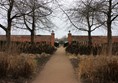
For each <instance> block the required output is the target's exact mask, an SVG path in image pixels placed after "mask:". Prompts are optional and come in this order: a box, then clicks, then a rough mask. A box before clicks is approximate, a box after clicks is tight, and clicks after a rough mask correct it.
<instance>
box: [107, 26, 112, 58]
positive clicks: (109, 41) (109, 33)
mask: <svg viewBox="0 0 118 83" xmlns="http://www.w3.org/2000/svg"><path fill="white" fill-rule="evenodd" d="M107 25H108V31H107V51H106V52H107V55H108V56H109V55H112V30H111V24H107Z"/></svg>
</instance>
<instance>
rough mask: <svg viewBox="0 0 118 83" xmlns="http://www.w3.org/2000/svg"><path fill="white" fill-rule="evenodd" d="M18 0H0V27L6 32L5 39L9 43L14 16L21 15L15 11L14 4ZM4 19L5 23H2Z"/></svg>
mask: <svg viewBox="0 0 118 83" xmlns="http://www.w3.org/2000/svg"><path fill="white" fill-rule="evenodd" d="M16 2H19V0H18V1H17V0H0V10H1V11H2V12H1V13H0V17H1V18H2V19H3V20H2V21H1V23H0V27H1V28H2V29H3V30H4V31H5V32H6V41H7V42H8V44H10V41H11V38H10V35H11V29H12V26H13V25H14V23H13V22H14V21H15V19H16V18H18V17H21V16H22V15H21V14H20V13H19V12H17V10H16V8H15V5H17V3H16ZM3 21H5V23H3Z"/></svg>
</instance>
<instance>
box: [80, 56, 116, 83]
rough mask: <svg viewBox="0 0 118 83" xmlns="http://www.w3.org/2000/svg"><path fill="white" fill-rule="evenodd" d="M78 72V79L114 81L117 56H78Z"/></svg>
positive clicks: (96, 81)
mask: <svg viewBox="0 0 118 83" xmlns="http://www.w3.org/2000/svg"><path fill="white" fill-rule="evenodd" d="M78 72H79V73H78V76H79V78H80V79H82V80H87V79H88V80H89V82H87V83H113V82H114V83H116V82H118V56H96V57H94V56H80V57H79V68H78ZM88 80H87V81H88ZM83 83H86V82H85V81H84V82H83Z"/></svg>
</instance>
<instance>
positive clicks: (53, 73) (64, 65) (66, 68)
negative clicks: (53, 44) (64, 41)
mask: <svg viewBox="0 0 118 83" xmlns="http://www.w3.org/2000/svg"><path fill="white" fill-rule="evenodd" d="M33 83H78V82H77V80H76V78H75V74H74V69H73V67H72V65H71V63H70V61H69V59H68V57H66V56H65V50H64V48H63V47H60V48H58V50H57V52H56V53H55V54H54V55H53V56H52V57H51V59H50V60H49V61H48V62H47V64H46V65H45V67H44V69H43V70H42V71H41V72H40V74H39V76H38V77H37V78H36V80H35V81H34V82H33Z"/></svg>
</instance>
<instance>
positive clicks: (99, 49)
mask: <svg viewBox="0 0 118 83" xmlns="http://www.w3.org/2000/svg"><path fill="white" fill-rule="evenodd" d="M66 52H68V53H71V54H76V55H77V54H80V55H90V54H93V55H100V54H102V53H105V52H106V44H103V45H101V46H100V45H96V46H91V47H89V46H87V45H81V44H80V43H78V42H72V43H71V44H70V45H68V46H67V47H66ZM112 53H113V55H117V54H118V44H117V43H114V44H113V49H112Z"/></svg>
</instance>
